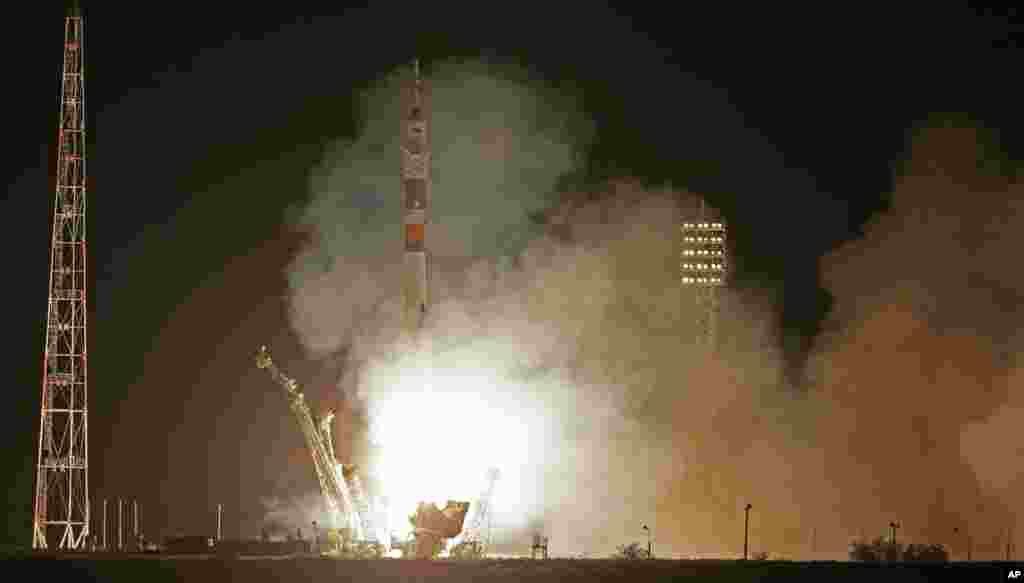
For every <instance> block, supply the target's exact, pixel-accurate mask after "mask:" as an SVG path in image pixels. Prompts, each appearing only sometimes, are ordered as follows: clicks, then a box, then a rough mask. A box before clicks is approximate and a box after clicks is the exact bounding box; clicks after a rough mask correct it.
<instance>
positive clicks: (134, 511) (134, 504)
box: [132, 500, 141, 550]
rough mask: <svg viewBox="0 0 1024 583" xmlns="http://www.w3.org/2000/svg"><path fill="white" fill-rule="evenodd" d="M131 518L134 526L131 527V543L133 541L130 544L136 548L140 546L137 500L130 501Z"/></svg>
mask: <svg viewBox="0 0 1024 583" xmlns="http://www.w3.org/2000/svg"><path fill="white" fill-rule="evenodd" d="M132 518H133V519H134V524H133V525H132V541H133V542H132V544H134V545H135V546H136V547H138V546H140V545H139V501H138V500H132ZM136 550H141V549H136Z"/></svg>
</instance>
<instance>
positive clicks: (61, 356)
mask: <svg viewBox="0 0 1024 583" xmlns="http://www.w3.org/2000/svg"><path fill="white" fill-rule="evenodd" d="M83 41H84V27H83V21H82V15H81V11H80V10H79V9H78V6H77V2H76V3H75V6H74V7H73V8H72V9H71V10H70V12H68V15H67V17H66V18H65V19H64V65H63V74H62V76H61V99H60V102H61V103H60V121H59V123H58V125H57V187H56V195H55V201H54V208H53V232H52V235H51V240H50V285H49V301H48V305H47V316H46V344H45V347H44V352H43V383H42V404H41V412H40V423H39V448H38V452H37V458H36V459H37V471H36V490H35V503H34V509H33V519H32V548H34V549H50V548H54V547H56V549H57V550H78V549H81V548H83V547H84V546H85V544H86V541H87V539H88V537H89V469H88V468H89V465H88V453H89V438H88V417H87V412H88V408H87V400H86V399H87V394H88V392H87V390H86V281H87V280H86V271H85V260H86V243H85V185H86V181H85V176H86V174H85V91H84V87H85V74H84V69H83V67H82V62H83V61H82V48H83Z"/></svg>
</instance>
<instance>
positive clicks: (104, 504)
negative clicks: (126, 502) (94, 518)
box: [103, 498, 110, 551]
mask: <svg viewBox="0 0 1024 583" xmlns="http://www.w3.org/2000/svg"><path fill="white" fill-rule="evenodd" d="M103 550H105V551H109V550H110V548H109V547H107V499H106V498H104V499H103Z"/></svg>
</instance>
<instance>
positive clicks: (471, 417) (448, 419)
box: [368, 355, 546, 538]
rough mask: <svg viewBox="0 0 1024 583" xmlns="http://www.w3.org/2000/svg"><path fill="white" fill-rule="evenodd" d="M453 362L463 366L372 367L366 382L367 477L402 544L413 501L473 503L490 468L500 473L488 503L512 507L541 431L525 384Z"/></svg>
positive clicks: (540, 412)
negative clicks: (372, 451) (370, 446)
mask: <svg viewBox="0 0 1024 583" xmlns="http://www.w3.org/2000/svg"><path fill="white" fill-rule="evenodd" d="M464 356H468V355H464ZM456 360H459V361H461V362H462V363H463V365H462V366H459V367H456V366H452V367H450V368H440V367H435V368H433V369H432V370H429V369H426V368H420V367H404V368H403V369H402V370H398V369H397V368H396V369H392V370H385V369H377V370H375V371H374V372H372V373H371V374H370V378H369V379H368V380H369V382H370V390H369V396H370V402H369V408H370V419H371V426H370V439H371V441H372V442H373V443H374V445H375V446H376V448H377V451H378V455H377V459H376V460H375V463H374V464H373V465H374V473H375V474H376V477H377V479H378V480H379V483H380V484H381V485H382V487H383V488H384V492H383V495H385V496H387V497H388V499H389V500H390V508H389V514H390V516H389V519H390V523H391V527H392V529H393V532H394V533H395V534H396V535H398V536H400V537H403V538H404V537H405V536H407V535H408V533H409V532H410V531H411V525H410V524H409V519H408V517H409V516H410V515H411V514H413V513H414V512H415V511H416V505H417V503H419V502H420V501H424V502H434V503H436V504H437V505H438V506H439V507H443V506H444V503H445V502H446V501H447V500H461V501H468V502H470V503H471V504H472V503H475V501H476V500H477V497H478V496H479V495H480V493H481V492H482V491H483V490H484V488H485V487H486V483H485V474H486V471H487V469H488V468H490V467H497V468H498V469H499V471H500V472H501V478H500V480H499V481H498V485H497V487H496V488H495V494H494V496H493V498H492V503H493V504H494V505H495V506H504V507H505V508H506V509H510V508H511V507H516V506H519V505H520V504H521V497H522V492H521V490H520V485H521V483H522V482H523V480H522V477H523V473H524V472H523V470H524V468H525V467H526V465H527V462H528V461H529V460H528V454H529V453H530V450H531V445H530V442H531V440H536V439H537V438H538V437H539V436H540V435H541V434H543V433H545V423H544V411H545V410H546V407H545V405H544V403H541V402H539V401H538V400H537V399H535V398H533V397H531V392H530V391H529V390H528V389H527V388H526V387H525V386H522V385H519V384H518V383H516V382H514V381H509V380H505V379H501V378H498V376H497V375H496V374H495V373H494V372H492V371H487V370H485V369H484V368H482V367H479V366H473V365H472V362H473V361H471V360H468V359H464V358H458V359H456ZM478 361H479V360H477V362H478ZM389 369H390V367H389ZM377 383H388V384H387V385H377V386H378V388H379V389H380V390H374V388H373V386H374V385H375V384H377ZM534 461H537V460H534ZM472 512H473V509H472V507H471V509H470V515H471V514H472Z"/></svg>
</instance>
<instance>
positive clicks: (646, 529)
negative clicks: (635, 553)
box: [644, 524, 652, 559]
mask: <svg viewBox="0 0 1024 583" xmlns="http://www.w3.org/2000/svg"><path fill="white" fill-rule="evenodd" d="M644 530H645V531H646V532H647V558H648V559H650V558H651V557H652V555H651V529H649V528H647V525H646V524H645V525H644Z"/></svg>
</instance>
